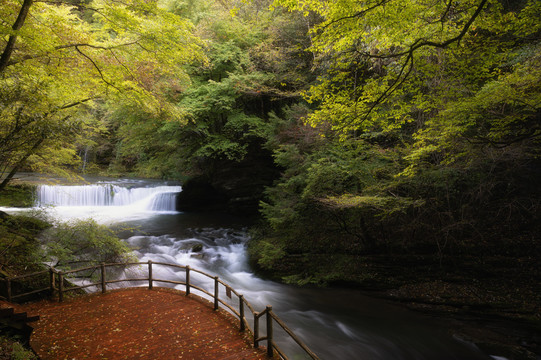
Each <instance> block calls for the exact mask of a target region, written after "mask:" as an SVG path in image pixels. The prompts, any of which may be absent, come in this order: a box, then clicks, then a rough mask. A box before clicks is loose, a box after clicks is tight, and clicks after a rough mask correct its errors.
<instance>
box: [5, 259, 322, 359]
mask: <svg viewBox="0 0 541 360" xmlns="http://www.w3.org/2000/svg"><path fill="white" fill-rule="evenodd" d="M145 265H146V266H145ZM156 265H160V266H167V267H171V268H178V269H182V270H184V272H185V278H184V281H180V280H167V279H159V278H156V277H154V276H153V269H154V266H156ZM120 266H121V267H123V268H124V269H126V268H127V267H130V266H137V267H139V270H140V272H141V271H144V267H146V269H147V277H138V278H127V279H110V280H107V269H108V268H110V267H120ZM85 271H87V272H88V271H92V272H95V271H99V280H98V281H95V282H90V283H87V284H84V285H77V286H73V284H72V283H70V282H68V281H66V278H69V277H73V278H77V276H76V275H75V274H77V273H81V272H85ZM193 273H197V274H201V275H203V276H204V277H206V278H209V279H211V281H213V282H214V291H213V292H210V291H207V290H205V289H204V288H203V287H201V286H202V285H201V284H199V283H197V282H194V281H193V279H192V278H193V276H192V275H193ZM46 276H47V277H48V281H47V286H43V287H41V288H38V289H34V290H32V291H29V292H26V293H20V294H13V284H14V283H20V282H22V281H24V280H26V279H31V278H36V277H42V278H43V277H46ZM4 282H5V293H6V296H5V297H4V298H5V299H6V300H7V301H14V300H16V299H21V298H24V297H28V296H30V295H35V294H37V293H42V292H48V293H49V294H50V295H54V294H56V295H57V297H58V301H60V302H62V301H63V300H64V296H65V294H66V293H68V292H71V291H75V290H81V289H90V290H87V291H100V290H101V292H102V293H105V292H107V285H109V284H113V283H120V282H145V283H147V282H148V288H149V289H152V288H153V287H154V283H168V284H174V285H183V286H184V289H185V295H186V296H188V295H190V294H191V293H192V290H197V291H199V292H201V293H203V294H205V295H207V296H208V297H209V298H210V299H211V300H212V302H213V305H214V310H218V309H219V308H220V304H221V305H222V306H223V307H224V309H226V311H228V312H229V313H231V314H233V315H235V316H236V317H237V318H238V319H239V329H240V331H245V330H248V331H249V332H250V333H251V335H252V336H253V344H254V347H255V348H258V347H259V343H260V342H262V341H266V343H267V356H268V357H269V358H272V357H274V355H275V354H277V355H278V356H279V358H280V359H284V360H289V358H288V357H287V356H286V354H285V353H284V351H282V350H281V349H280V348H279V347H278V345H277V344H276V342H275V331H274V324H275V323H276V324H277V325H278V326H279V327H280V328H281V329H283V331H284V332H285V333H286V334H287V335H288V336H289V337H290V338H291V339H292V340H293V341H294V342H295V343H296V344H297V345H298V346H299V347H300V348H301V349H302V350H303V351H304V353H305V354H306V355H307V356H309V358H311V359H315V360H319V357H318V356H317V355H316V354H314V353H313V352H312V351H311V350H310V349H309V348H308V346H306V344H304V342H303V341H302V340H301V339H300V338H299V337H298V336H296V335H295V334H294V333H293V331H291V329H289V327H287V325H286V324H285V323H284V322H283V321H282V320H281V319H280V318H279V317H278V316H277V315H276V314H274V312H273V311H272V306H267V307H266V308H265V310H263V311H261V312H256V311H255V310H254V308H253V306H252V305H251V304H250V303H249V302H248V301H247V300H246V299H245V298H244V296H243V295H241V294H239V293H238V292H237V291H236V290H235V289H233V288H231V287H230V286H229V285H228V284H226V283H225V282H223V281H222V280H220V278H218V277H217V276H213V275H210V274H207V273H205V272H203V271H201V270H198V269H194V268H191V267H190V266H182V265H176V264H169V263H162V262H152V261H150V260H149V261H148V262H133V263H113V264H101V265H94V266H88V267H84V268H80V269H74V270H69V271H61V270H57V269H55V268H54V267H51V268H49V270H45V271H41V272H36V273H33V274H28V275H23V276H17V277H13V278H6V279H5V280H4ZM91 288H93V289H91ZM221 289H225V297H227V298H229V299H231V301H229V302H228V301H227V300H225V299H224V297H223V296H222V294H223V290H222V291H220V290H221ZM233 295H235V296H236V297H237V301H236V304H237V305H232V304H233V300H232V296H233ZM246 309H248V310H249V311H250V313H251V314H252V316H253V329H252V328H250V324H249V322H248V320H247V318H246ZM264 316H265V320H266V321H265V323H266V333H265V336H260V319H261V318H262V317H264Z"/></svg>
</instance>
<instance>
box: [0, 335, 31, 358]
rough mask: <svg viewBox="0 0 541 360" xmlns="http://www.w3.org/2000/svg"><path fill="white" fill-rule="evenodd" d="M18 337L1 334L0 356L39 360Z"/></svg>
mask: <svg viewBox="0 0 541 360" xmlns="http://www.w3.org/2000/svg"><path fill="white" fill-rule="evenodd" d="M19 341H20V339H17V337H11V336H9V337H8V336H0V358H1V359H10V360H37V359H38V357H37V356H36V354H34V352H32V350H30V349H28V348H26V347H25V346H24V345H22V344H21V343H20V342H19Z"/></svg>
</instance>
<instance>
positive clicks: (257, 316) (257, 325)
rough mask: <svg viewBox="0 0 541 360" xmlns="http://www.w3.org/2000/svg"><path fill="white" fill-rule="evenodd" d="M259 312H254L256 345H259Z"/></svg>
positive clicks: (256, 346)
mask: <svg viewBox="0 0 541 360" xmlns="http://www.w3.org/2000/svg"><path fill="white" fill-rule="evenodd" d="M257 339H259V313H257V312H255V313H254V347H255V348H256V349H257V348H258V347H259V340H257Z"/></svg>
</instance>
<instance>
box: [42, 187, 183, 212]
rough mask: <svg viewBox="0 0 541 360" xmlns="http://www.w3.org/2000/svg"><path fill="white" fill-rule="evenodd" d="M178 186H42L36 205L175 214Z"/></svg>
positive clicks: (179, 189) (179, 188) (180, 188)
mask: <svg viewBox="0 0 541 360" xmlns="http://www.w3.org/2000/svg"><path fill="white" fill-rule="evenodd" d="M181 190H182V187H180V186H156V187H138V188H127V187H123V186H119V185H115V184H93V185H70V186H65V185H63V186H60V185H41V186H39V187H38V192H37V206H40V207H41V206H49V205H53V206H126V205H138V207H142V208H144V209H147V210H153V211H174V210H175V200H176V195H177V194H178V193H179V192H180V191H181Z"/></svg>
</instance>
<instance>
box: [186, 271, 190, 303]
mask: <svg viewBox="0 0 541 360" xmlns="http://www.w3.org/2000/svg"><path fill="white" fill-rule="evenodd" d="M188 295H190V266H189V265H188V266H186V296H188Z"/></svg>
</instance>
